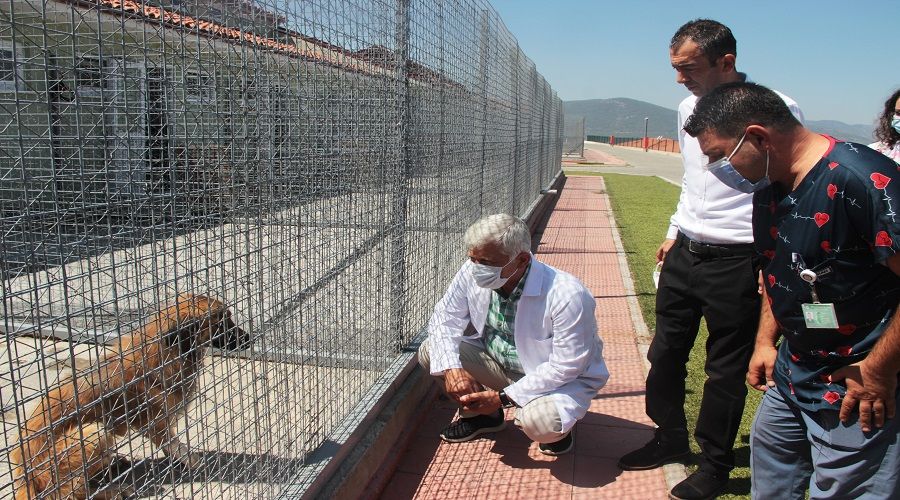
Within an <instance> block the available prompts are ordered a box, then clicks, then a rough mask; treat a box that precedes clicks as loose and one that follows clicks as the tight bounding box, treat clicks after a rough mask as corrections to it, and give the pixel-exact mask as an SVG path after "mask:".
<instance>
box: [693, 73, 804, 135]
mask: <svg viewBox="0 0 900 500" xmlns="http://www.w3.org/2000/svg"><path fill="white" fill-rule="evenodd" d="M748 125H762V126H764V127H773V128H775V129H777V130H781V131H783V130H789V129H792V128H794V127H798V126H800V122H799V121H797V118H795V117H794V115H793V114H791V110H790V109H789V108H788V106H787V104H785V103H784V100H782V98H781V96H779V95H778V94H776V93H775V92H773V91H772V90H769V89H767V88H766V87H763V86H762V85H757V84H755V83H747V82H733V83H725V84H722V85H719V86H718V87H716V88H715V89H713V90H712V91H711V92H710V93H708V94H706V95H705V96H703V97H701V98H700V100H698V101H697V105H696V106H695V107H694V113H693V114H692V115H691V116H690V118H688V119H687V122H686V123H685V124H684V131H685V132H687V133H688V134H689V135H691V136H692V137H697V136H698V135H700V134H701V133H702V132H704V131H707V130H711V131H713V132H715V133H716V134H718V135H721V136H724V137H739V136H740V135H741V134H743V133H744V129H746V128H747V126H748Z"/></svg>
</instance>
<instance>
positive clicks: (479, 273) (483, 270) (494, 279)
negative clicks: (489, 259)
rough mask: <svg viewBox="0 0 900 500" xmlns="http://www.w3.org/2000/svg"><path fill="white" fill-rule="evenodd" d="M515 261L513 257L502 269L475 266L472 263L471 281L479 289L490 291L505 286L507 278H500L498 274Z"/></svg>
mask: <svg viewBox="0 0 900 500" xmlns="http://www.w3.org/2000/svg"><path fill="white" fill-rule="evenodd" d="M515 259H516V258H515V257H513V258H512V259H510V261H509V262H507V263H506V264H504V265H503V266H502V267H497V266H489V265H487V264H476V263H474V262H473V263H472V267H471V268H470V273H471V274H472V279H474V280H475V284H476V285H478V286H480V287H481V288H490V289H491V290H496V289H498V288H500V287H502V286H503V285H505V284H506V282H507V281H509V276H507V277H506V278H503V277H501V276H500V273H502V272H503V269H505V268H506V266H508V265H510V264H512V263H513V261H514V260H515ZM510 276H512V275H510Z"/></svg>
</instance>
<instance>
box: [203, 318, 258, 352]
mask: <svg viewBox="0 0 900 500" xmlns="http://www.w3.org/2000/svg"><path fill="white" fill-rule="evenodd" d="M252 343H253V342H252V339H251V338H250V334H249V333H247V332H246V331H244V330H243V329H242V328H240V327H238V326H237V325H236V324H235V323H234V321H232V319H231V316H230V315H226V316H225V317H224V318H223V319H222V321H221V323H219V332H218V335H216V337H215V338H214V339H213V345H214V346H215V347H218V348H220V349H228V350H231V351H237V350H243V349H249V348H250V345H251V344H252Z"/></svg>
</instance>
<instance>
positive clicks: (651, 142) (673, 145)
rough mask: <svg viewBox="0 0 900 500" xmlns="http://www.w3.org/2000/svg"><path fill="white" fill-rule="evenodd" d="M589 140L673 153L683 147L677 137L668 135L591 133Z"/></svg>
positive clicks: (678, 151)
mask: <svg viewBox="0 0 900 500" xmlns="http://www.w3.org/2000/svg"><path fill="white" fill-rule="evenodd" d="M587 140H589V141H593V142H602V143H603V144H609V145H610V146H621V147H626V148H643V149H652V150H654V151H668V152H671V153H680V152H681V148H680V147H679V146H678V140H677V139H670V138H668V137H616V136H614V135H589V136H587Z"/></svg>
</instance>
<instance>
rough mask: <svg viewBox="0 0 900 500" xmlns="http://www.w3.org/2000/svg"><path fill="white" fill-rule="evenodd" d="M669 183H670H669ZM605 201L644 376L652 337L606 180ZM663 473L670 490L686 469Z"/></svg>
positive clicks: (665, 469) (675, 467)
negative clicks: (643, 312) (635, 285)
mask: <svg viewBox="0 0 900 500" xmlns="http://www.w3.org/2000/svg"><path fill="white" fill-rule="evenodd" d="M660 178H661V179H663V180H667V179H664V178H662V177H660ZM670 182H671V181H670ZM602 196H603V197H604V198H605V199H606V204H607V206H609V207H610V209H609V214H608V217H609V227H610V228H611V231H612V235H613V241H614V242H615V244H616V254H617V255H618V260H619V271H620V273H621V275H622V284H623V286H624V288H625V296H626V297H627V300H628V309H629V311H630V313H631V322H632V323H633V324H634V333H635V342H636V343H637V348H638V351H640V353H641V359H642V360H643V362H644V374H645V375H646V374H647V373H649V372H650V361H648V360H647V351H648V350H649V348H650V341H651V340H653V335H651V334H650V332H649V330H648V328H647V324H646V323H645V322H644V316H643V315H642V314H641V305H640V304H639V303H638V300H637V291H636V290H635V288H634V280H632V279H631V270H630V268H629V267H628V259H627V258H626V257H625V247H624V246H623V245H622V238H621V236H620V235H619V226H618V224H617V223H616V219H615V217H614V216H613V211H612V204H610V203H609V195H608V194H607V193H606V180H605V179H604V180H603V195H602ZM663 473H664V474H665V476H666V484H667V485H668V487H669V490H671V489H672V488H673V487H675V485H676V484H678V483H680V482H681V481H683V480H684V479H685V478H686V477H687V469H686V468H685V466H684V465H682V464H679V463H672V464H666V465H664V466H663Z"/></svg>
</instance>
